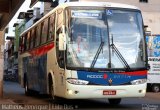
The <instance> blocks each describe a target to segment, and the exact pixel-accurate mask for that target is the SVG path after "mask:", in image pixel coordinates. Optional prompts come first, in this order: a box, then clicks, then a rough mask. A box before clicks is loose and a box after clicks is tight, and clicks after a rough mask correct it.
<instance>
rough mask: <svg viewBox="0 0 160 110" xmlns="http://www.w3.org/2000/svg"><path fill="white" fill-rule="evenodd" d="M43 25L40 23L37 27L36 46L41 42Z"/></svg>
mask: <svg viewBox="0 0 160 110" xmlns="http://www.w3.org/2000/svg"><path fill="white" fill-rule="evenodd" d="M40 37H41V25H38V26H37V27H36V40H35V41H36V43H35V47H37V46H39V44H40V42H41V38H40Z"/></svg>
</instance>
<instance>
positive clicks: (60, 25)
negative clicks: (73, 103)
mask: <svg viewBox="0 0 160 110" xmlns="http://www.w3.org/2000/svg"><path fill="white" fill-rule="evenodd" d="M143 28H144V27H143V20H142V16H141V11H140V10H139V9H138V8H136V7H134V6H130V5H124V4H116V3H108V2H68V3H64V4H61V5H59V6H57V7H56V8H55V9H53V10H52V11H50V12H49V13H48V14H47V15H45V16H44V17H43V18H42V19H40V20H39V21H38V22H37V23H35V24H34V25H33V26H31V27H30V28H29V29H27V30H26V31H24V32H23V33H22V34H21V36H20V55H19V73H20V75H21V82H22V85H23V86H24V87H25V93H26V94H29V93H30V92H31V90H35V91H38V92H39V93H40V94H46V93H47V94H50V95H51V96H52V98H54V97H55V96H56V97H62V98H66V99H89V98H107V99H108V100H109V103H111V104H119V103H120V101H121V98H125V97H144V96H145V93H146V81H147V80H146V79H147V55H146V43H145V37H144V29H143Z"/></svg>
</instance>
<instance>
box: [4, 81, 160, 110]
mask: <svg viewBox="0 0 160 110" xmlns="http://www.w3.org/2000/svg"><path fill="white" fill-rule="evenodd" d="M4 99H9V100H11V101H12V102H13V103H12V104H11V105H10V106H9V105H5V106H2V107H1V109H2V110H4V109H5V110H7V109H8V110H17V109H22V110H23V109H25V110H64V109H65V110H71V109H74V110H160V93H153V92H148V93H147V94H146V96H145V97H144V98H125V99H123V100H122V102H121V104H120V105H118V106H112V105H110V104H109V102H108V100H107V99H92V100H60V101H52V100H51V99H50V98H49V96H47V95H38V94H34V95H33V96H25V94H24V89H23V88H22V87H21V86H20V85H19V84H18V83H14V82H4ZM7 107H8V108H7ZM9 107H10V108H9Z"/></svg>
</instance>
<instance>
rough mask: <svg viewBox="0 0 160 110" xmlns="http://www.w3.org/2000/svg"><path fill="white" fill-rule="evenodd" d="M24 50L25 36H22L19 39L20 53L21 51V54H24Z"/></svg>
mask: <svg viewBox="0 0 160 110" xmlns="http://www.w3.org/2000/svg"><path fill="white" fill-rule="evenodd" d="M23 49H24V43H23V36H21V37H20V38H19V51H20V53H22V52H23Z"/></svg>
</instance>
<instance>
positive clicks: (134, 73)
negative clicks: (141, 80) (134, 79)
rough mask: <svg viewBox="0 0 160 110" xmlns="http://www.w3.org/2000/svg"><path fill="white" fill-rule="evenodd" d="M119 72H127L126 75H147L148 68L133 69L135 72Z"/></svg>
mask: <svg viewBox="0 0 160 110" xmlns="http://www.w3.org/2000/svg"><path fill="white" fill-rule="evenodd" d="M119 74H126V75H130V76H144V75H147V70H144V71H133V72H120V73H119Z"/></svg>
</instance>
